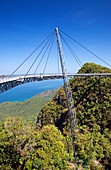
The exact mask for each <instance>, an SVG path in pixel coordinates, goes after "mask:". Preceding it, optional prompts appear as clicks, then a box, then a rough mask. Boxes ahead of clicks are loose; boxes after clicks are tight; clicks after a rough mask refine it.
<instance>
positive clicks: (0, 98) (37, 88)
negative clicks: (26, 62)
mask: <svg viewBox="0 0 111 170" xmlns="http://www.w3.org/2000/svg"><path fill="white" fill-rule="evenodd" d="M62 85H63V80H62V79H59V80H44V81H36V82H31V83H27V84H23V85H19V86H17V87H14V88H12V89H10V90H7V91H5V92H3V93H0V103H2V102H7V101H8V102H14V101H19V102H22V101H24V100H27V99H29V98H31V97H33V96H35V95H37V94H39V93H41V92H44V91H46V90H54V89H56V88H59V87H60V86H62Z"/></svg>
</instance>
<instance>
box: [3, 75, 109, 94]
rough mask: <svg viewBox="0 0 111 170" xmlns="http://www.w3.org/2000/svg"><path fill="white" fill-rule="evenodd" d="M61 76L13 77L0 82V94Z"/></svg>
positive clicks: (60, 76)
mask: <svg viewBox="0 0 111 170" xmlns="http://www.w3.org/2000/svg"><path fill="white" fill-rule="evenodd" d="M67 76H68V77H91V76H99V77H108V76H111V73H100V74H99V73H95V74H68V75H67ZM62 78H63V76H62V75H61V74H58V75H57V74H56V75H43V76H41V75H39V76H31V75H29V76H27V77H24V76H15V77H7V78H3V79H1V80H0V93H2V92H4V91H6V90H9V89H11V88H14V87H16V86H18V85H21V84H25V83H28V82H34V81H42V80H50V79H62Z"/></svg>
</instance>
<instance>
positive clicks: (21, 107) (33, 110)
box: [0, 90, 56, 126]
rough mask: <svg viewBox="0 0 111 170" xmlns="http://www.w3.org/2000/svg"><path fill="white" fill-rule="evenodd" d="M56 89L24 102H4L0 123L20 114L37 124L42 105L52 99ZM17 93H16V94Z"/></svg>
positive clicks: (0, 106) (0, 113)
mask: <svg viewBox="0 0 111 170" xmlns="http://www.w3.org/2000/svg"><path fill="white" fill-rule="evenodd" d="M55 93H56V90H52V91H51V90H49V91H46V92H42V93H40V94H38V95H36V96H34V97H32V98H31V99H28V100H26V101H23V102H4V103H1V104H0V123H2V122H3V121H5V119H6V118H8V117H10V116H20V117H22V118H23V119H24V120H26V121H27V122H28V123H30V124H31V125H33V126H35V123H36V119H37V116H38V114H39V112H40V110H41V109H42V107H43V106H44V105H45V104H46V103H47V102H48V101H49V100H51V99H52V97H53V96H54V94H55ZM15 95H16V94H15Z"/></svg>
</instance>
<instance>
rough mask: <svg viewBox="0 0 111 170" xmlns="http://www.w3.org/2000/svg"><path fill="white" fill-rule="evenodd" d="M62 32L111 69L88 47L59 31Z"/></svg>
mask: <svg viewBox="0 0 111 170" xmlns="http://www.w3.org/2000/svg"><path fill="white" fill-rule="evenodd" d="M59 31H60V32H62V33H63V34H64V35H66V36H67V37H68V38H70V39H71V40H72V41H74V42H75V43H76V44H78V45H80V46H81V47H82V48H84V49H85V50H86V51H88V52H89V53H90V54H92V55H93V56H95V57H96V58H98V59H99V60H101V61H102V62H103V63H105V64H106V65H108V66H109V67H111V65H110V64H108V63H107V62H106V61H104V60H103V59H102V58H100V57H99V56H97V55H96V54H95V53H93V52H92V51H91V50H89V49H88V48H87V47H85V46H84V45H82V44H81V43H79V42H78V41H76V40H75V39H73V38H72V37H71V36H69V35H68V34H66V33H65V32H63V31H62V30H60V29H59Z"/></svg>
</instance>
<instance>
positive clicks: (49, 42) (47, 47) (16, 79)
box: [0, 27, 111, 162]
mask: <svg viewBox="0 0 111 170" xmlns="http://www.w3.org/2000/svg"><path fill="white" fill-rule="evenodd" d="M55 32H56V40H57V54H59V55H58V73H49V74H46V67H47V64H48V61H49V57H50V54H51V50H52V47H53V43H54V39H55ZM63 35H65V36H67V37H68V38H70V39H71V40H72V41H73V42H75V43H76V44H77V45H79V46H80V47H82V48H83V49H84V50H86V51H87V52H88V53H90V54H91V55H93V56H94V57H96V58H97V59H99V60H100V61H101V62H103V63H104V64H106V65H107V66H108V67H110V68H111V65H110V64H109V63H107V62H106V61H104V60H103V59H102V58H100V57H99V56H97V55H96V54H95V53H93V52H92V51H90V50H89V49H88V48H86V47H85V46H83V45H82V44H81V43H79V42H77V41H76V40H75V39H73V38H72V37H70V36H69V35H67V34H66V33H64V32H63V31H62V30H59V29H58V28H57V27H56V28H55V31H53V32H52V33H51V34H50V35H49V36H48V37H47V38H45V40H44V41H43V42H42V43H41V44H40V45H39V46H38V47H36V48H35V49H34V50H33V51H32V53H31V54H30V55H29V56H28V57H27V58H26V59H25V60H24V61H23V62H22V63H21V64H20V65H19V66H18V67H17V68H16V69H15V70H14V71H13V72H12V74H11V75H10V76H5V75H4V76H0V93H2V92H4V91H7V90H9V89H11V88H14V87H16V86H18V85H22V84H25V83H28V82H34V81H43V80H50V79H63V83H64V90H65V94H66V102H67V108H68V116H69V120H70V133H71V138H72V145H73V151H74V158H75V162H76V150H75V144H74V141H75V134H74V129H75V128H76V112H75V109H74V104H73V103H74V101H73V100H74V99H73V98H72V92H71V87H70V83H69V81H68V80H69V78H70V77H81V78H82V77H109V76H110V77H111V71H110V69H109V73H98V72H95V73H92V72H91V73H90V71H89V72H88V73H87V71H86V73H84V72H83V73H77V74H74V73H68V72H67V69H66V62H65V59H64V55H63V49H62V44H61V40H62V42H63V43H64V44H65V46H66V47H67V48H68V50H69V52H70V53H71V55H72V56H73V58H74V59H75V61H76V62H77V63H78V65H79V66H80V67H82V66H83V64H82V62H81V60H80V59H79V57H78V55H77V54H76V53H75V51H74V50H73V49H72V47H71V46H70V45H69V43H68V42H67V41H66V39H65V38H64V36H63ZM40 47H41V49H40ZM38 49H40V51H39V52H38V53H37V54H36V55H35V56H36V57H35V58H34V60H33V61H32V60H31V61H29V59H31V57H32V56H33V54H35V52H37V51H38ZM45 55H46V58H45V59H44V57H45ZM38 59H39V60H38ZM44 60H45V64H44V63H43V61H44ZM27 61H29V64H30V62H31V65H30V66H29V68H28V70H26V74H24V75H23V74H22V75H19V74H17V71H18V70H19V69H20V68H21V67H22V66H23V65H24V64H25V63H26V62H27ZM70 63H71V62H70ZM51 64H52V63H51ZM51 64H50V65H51ZM40 65H41V67H42V73H39V74H38V69H39V67H40ZM26 66H27V65H26ZM53 66H55V63H53ZM59 67H60V68H61V72H60V69H59ZM32 69H34V73H33V74H31V73H30V72H31V71H32ZM37 122H39V120H38V121H37Z"/></svg>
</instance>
